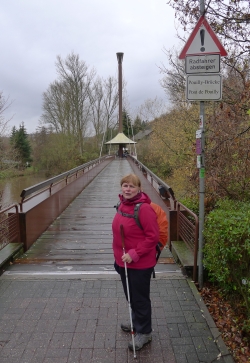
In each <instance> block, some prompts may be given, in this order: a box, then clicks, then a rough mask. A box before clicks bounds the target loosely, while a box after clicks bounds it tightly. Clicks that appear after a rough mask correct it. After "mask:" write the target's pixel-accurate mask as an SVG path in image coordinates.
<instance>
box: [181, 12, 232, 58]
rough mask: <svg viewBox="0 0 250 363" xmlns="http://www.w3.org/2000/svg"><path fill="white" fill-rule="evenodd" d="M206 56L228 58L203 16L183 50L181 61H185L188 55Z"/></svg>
mask: <svg viewBox="0 0 250 363" xmlns="http://www.w3.org/2000/svg"><path fill="white" fill-rule="evenodd" d="M204 54H220V55H221V56H227V51H226V50H225V48H224V47H223V45H222V44H221V42H220V41H219V39H218V38H217V36H216V34H215V33H214V31H213V29H212V28H211V26H210V25H209V24H208V22H207V20H206V18H205V17H204V16H201V17H200V19H199V20H198V23H197V24H196V26H195V28H194V30H193V31H192V33H191V35H190V36H189V38H188V40H187V43H186V44H185V46H184V48H183V49H182V51H181V54H180V55H179V59H184V58H185V57H186V56H187V55H204Z"/></svg>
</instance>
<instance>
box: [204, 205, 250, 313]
mask: <svg viewBox="0 0 250 363" xmlns="http://www.w3.org/2000/svg"><path fill="white" fill-rule="evenodd" d="M204 238H205V247H204V267H205V269H206V270H207V272H208V276H209V279H210V280H211V281H212V282H216V283H217V284H218V285H219V287H221V288H222V290H223V291H224V292H227V293H233V294H240V296H241V297H242V298H243V300H244V302H245V305H246V308H247V312H248V315H249V316H250V203H243V202H235V201H231V200H227V199H226V200H221V201H220V202H218V203H217V206H216V208H215V209H214V210H213V211H212V212H210V213H209V215H208V216H207V217H206V220H205V228H204Z"/></svg>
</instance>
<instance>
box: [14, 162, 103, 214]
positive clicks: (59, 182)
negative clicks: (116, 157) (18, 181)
mask: <svg viewBox="0 0 250 363" xmlns="http://www.w3.org/2000/svg"><path fill="white" fill-rule="evenodd" d="M106 159H107V156H103V157H101V158H98V159H95V160H92V161H89V162H87V163H85V164H82V165H80V166H77V167H76V168H73V169H71V170H68V171H66V172H64V173H62V174H59V175H57V176H55V177H53V178H50V179H47V180H45V181H43V182H41V183H38V184H36V185H33V186H31V187H29V188H26V189H23V191H22V192H21V195H20V197H21V203H20V209H21V212H22V211H23V204H24V203H25V202H27V201H29V200H30V199H31V198H34V197H35V196H37V195H39V194H41V193H44V192H45V191H46V190H48V195H49V196H50V195H52V194H53V193H55V192H56V191H58V190H60V189H61V188H63V187H64V186H66V185H68V184H69V183H71V182H72V181H74V180H76V179H77V178H79V177H80V176H81V175H83V174H84V173H86V172H87V171H89V170H91V169H92V168H94V167H95V166H97V165H98V164H100V163H102V162H103V161H104V160H106Z"/></svg>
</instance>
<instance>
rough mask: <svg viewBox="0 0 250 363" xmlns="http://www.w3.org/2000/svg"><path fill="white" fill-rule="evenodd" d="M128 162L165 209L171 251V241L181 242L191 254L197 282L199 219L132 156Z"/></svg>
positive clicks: (164, 184)
mask: <svg viewBox="0 0 250 363" xmlns="http://www.w3.org/2000/svg"><path fill="white" fill-rule="evenodd" d="M129 160H131V161H133V163H134V164H135V165H136V166H137V167H138V168H139V170H141V171H142V173H143V174H144V176H145V177H146V178H147V180H148V181H149V182H150V183H151V185H152V186H153V187H154V189H155V190H156V191H157V193H158V194H159V195H161V197H162V199H163V201H164V203H165V205H166V206H167V207H168V208H167V217H168V222H169V227H170V228H169V231H168V232H169V233H168V238H169V239H168V245H169V247H170V249H171V242H172V241H178V240H179V241H180V240H182V241H183V242H184V243H185V245H186V246H187V247H188V249H189V250H190V251H191V252H192V254H193V280H194V281H196V280H197V259H198V239H199V219H198V217H197V215H196V214H195V213H193V212H192V211H191V210H190V209H188V208H186V207H185V206H184V205H183V204H181V203H180V202H178V201H177V200H176V198H175V195H174V192H173V190H172V188H171V187H170V186H169V185H168V184H166V183H165V182H164V181H163V180H161V179H160V178H159V177H158V176H157V175H155V174H154V173H153V172H152V171H151V170H150V169H148V168H147V167H146V166H145V165H144V164H142V163H141V162H140V161H139V160H137V159H136V158H134V157H133V156H129Z"/></svg>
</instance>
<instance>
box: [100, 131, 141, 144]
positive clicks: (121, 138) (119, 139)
mask: <svg viewBox="0 0 250 363" xmlns="http://www.w3.org/2000/svg"><path fill="white" fill-rule="evenodd" d="M105 144H113V145H119V144H137V143H136V142H135V141H133V140H130V139H129V138H128V137H127V136H126V135H124V133H123V132H119V134H117V135H116V136H115V137H114V138H113V139H112V140H110V141H107V142H105Z"/></svg>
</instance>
